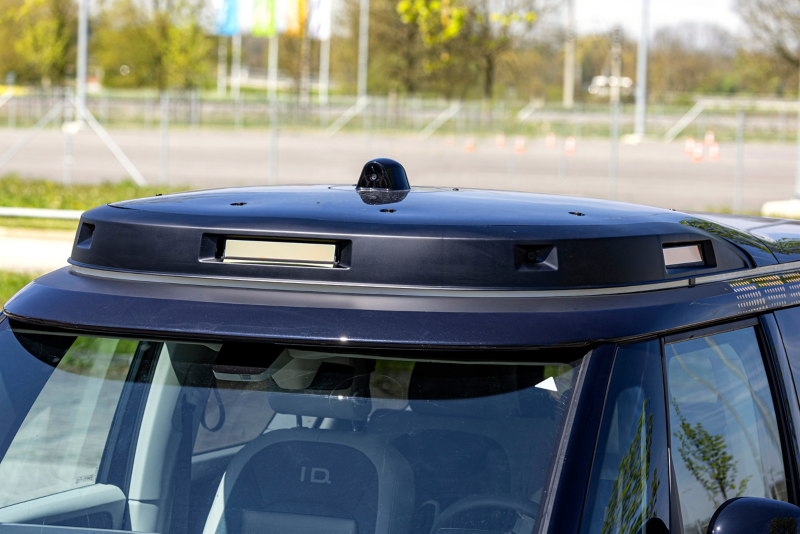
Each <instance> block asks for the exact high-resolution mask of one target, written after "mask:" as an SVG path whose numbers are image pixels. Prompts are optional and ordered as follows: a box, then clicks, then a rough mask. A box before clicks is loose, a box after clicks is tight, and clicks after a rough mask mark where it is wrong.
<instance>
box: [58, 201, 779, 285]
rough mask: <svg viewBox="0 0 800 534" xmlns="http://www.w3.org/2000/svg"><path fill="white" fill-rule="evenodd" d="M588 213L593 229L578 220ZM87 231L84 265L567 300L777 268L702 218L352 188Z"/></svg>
mask: <svg viewBox="0 0 800 534" xmlns="http://www.w3.org/2000/svg"><path fill="white" fill-rule="evenodd" d="M236 200H239V201H240V202H234V201H236ZM578 211H579V212H580V213H582V214H584V215H583V216H581V217H576V216H575V215H572V214H571V213H575V212H578ZM87 225H94V232H93V235H92V239H91V246H90V247H88V248H87V247H83V246H75V247H74V248H73V251H72V257H71V261H72V262H73V263H76V264H79V265H84V266H95V267H102V268H111V269H118V270H124V271H133V272H146V273H166V274H183V275H202V276H211V277H234V278H261V279H273V280H298V281H315V282H334V283H343V284H369V285H395V286H414V287H457V288H484V289H566V288H589V287H608V286H626V285H636V284H645V283H653V282H661V281H665V280H677V279H686V278H694V277H698V276H703V275H707V274H714V273H721V272H730V271H736V270H742V269H746V268H748V267H754V266H759V265H769V264H774V263H776V260H775V257H774V256H773V255H772V253H771V252H770V251H769V249H767V247H766V246H765V245H764V244H763V243H761V242H760V241H759V240H758V239H756V238H754V237H753V236H751V235H749V234H746V233H743V232H740V231H738V230H735V229H732V228H729V227H724V226H722V225H719V224H716V223H714V222H710V221H705V220H702V219H698V218H696V217H693V216H688V215H685V214H681V213H678V212H673V211H668V210H660V209H657V208H646V207H642V206H634V205H627V204H622V203H612V202H605V201H597V200H591V199H574V198H569V197H551V196H546V195H533V194H527V193H500V192H487V191H463V190H462V191H444V190H411V191H410V192H409V193H408V194H407V195H406V196H405V197H404V198H403V199H400V200H398V201H396V202H395V203H394V204H393V206H392V210H388V211H387V210H386V209H384V208H382V207H381V205H370V204H365V203H364V202H362V198H361V197H360V196H359V194H358V193H357V192H356V191H355V190H354V188H342V187H332V188H328V187H321V186H316V187H294V188H292V187H283V188H260V189H256V188H244V189H241V190H221V191H211V192H206V193H193V194H183V195H174V196H167V197H157V198H156V199H144V200H140V201H131V202H125V203H120V204H118V205H114V206H102V207H99V208H96V209H94V210H91V211H89V212H86V213H85V214H84V216H83V226H82V228H84V227H87ZM219 235H222V236H237V237H250V238H257V237H261V238H269V239H286V240H295V241H296V240H299V241H318V242H337V243H347V247H346V248H347V250H346V251H344V253H345V255H346V256H347V258H346V262H344V263H343V265H346V266H347V267H348V268H347V269H325V270H322V269H317V268H313V267H300V266H287V265H239V264H237V265H230V264H223V263H220V262H215V261H209V259H213V258H214V257H215V254H216V253H217V252H218V247H216V246H215V245H214V244H213V241H214V239H213V236H219ZM210 236H211V237H210ZM684 242H686V243H698V242H699V243H703V246H704V251H705V252H704V254H705V255H706V257H708V258H712V259H713V261H709V262H706V263H705V264H704V265H696V266H689V267H682V268H673V269H667V268H666V267H665V264H664V257H663V252H662V249H663V245H664V244H665V243H669V244H680V243H684ZM531 253H533V256H532V257H530V258H529V255H530V254H531Z"/></svg>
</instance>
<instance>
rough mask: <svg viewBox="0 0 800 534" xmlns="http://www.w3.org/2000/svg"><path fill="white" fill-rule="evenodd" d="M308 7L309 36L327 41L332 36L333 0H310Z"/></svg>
mask: <svg viewBox="0 0 800 534" xmlns="http://www.w3.org/2000/svg"><path fill="white" fill-rule="evenodd" d="M308 7H309V9H308V36H309V37H310V38H311V39H319V40H320V41H327V40H328V39H330V38H331V14H332V13H331V11H332V7H333V0H309V6H308Z"/></svg>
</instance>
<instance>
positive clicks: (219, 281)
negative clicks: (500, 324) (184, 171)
mask: <svg viewBox="0 0 800 534" xmlns="http://www.w3.org/2000/svg"><path fill="white" fill-rule="evenodd" d="M70 263H71V270H72V272H73V273H75V274H77V275H81V276H87V277H92V278H103V279H108V280H122V281H128V282H150V283H161V284H180V285H194V286H206V287H229V288H233V289H261V290H272V291H304V292H312V293H343V294H360V295H387V296H417V297H419V296H424V297H468V298H469V297H471V298H476V297H477V298H558V297H587V296H610V295H623V294H630V293H646V292H650V291H661V290H664V289H679V288H684V287H690V286H692V285H699V284H710V283H715V282H729V281H734V280H739V279H744V278H752V277H754V276H764V275H770V274H778V273H783V272H787V271H793V270H797V269H800V261H797V262H791V263H783V264H777V265H768V266H764V267H756V268H754V269H747V270H745V271H735V272H731V273H722V274H714V275H709V276H705V277H702V278H696V279H687V280H673V281H668V282H659V283H654V284H641V285H635V286H618V287H605V288H585V289H559V290H538V291H537V290H525V291H514V290H487V289H463V288H422V287H403V286H376V285H360V284H358V285H357V284H336V283H309V282H305V281H294V280H270V279H251V278H228V277H224V278H223V277H204V276H191V275H182V276H176V275H165V274H154V273H141V272H130V271H121V270H112V269H98V268H95V267H87V266H84V265H80V264H77V263H76V262H72V261H70Z"/></svg>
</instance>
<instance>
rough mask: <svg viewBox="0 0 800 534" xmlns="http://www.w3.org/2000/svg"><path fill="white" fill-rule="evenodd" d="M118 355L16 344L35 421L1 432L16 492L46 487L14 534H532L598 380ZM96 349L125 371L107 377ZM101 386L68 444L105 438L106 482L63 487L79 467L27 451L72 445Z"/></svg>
mask: <svg viewBox="0 0 800 534" xmlns="http://www.w3.org/2000/svg"><path fill="white" fill-rule="evenodd" d="M87 340H88V341H87ZM98 340H100V341H98ZM112 341H113V342H116V345H115V346H113V347H112V345H113V343H111V342H108V341H107V340H106V342H102V338H91V339H90V338H84V337H80V336H79V337H76V336H74V335H67V334H63V333H61V334H57V335H53V334H42V333H41V332H33V331H32V332H26V331H24V329H21V328H18V329H16V331H14V332H11V331H10V329H7V330H6V331H4V332H0V347H11V345H12V344H13V350H10V351H7V352H6V353H5V354H6V355H7V356H9V357H6V358H3V359H2V361H0V397H2V396H3V395H7V396H9V397H11V396H12V395H13V396H14V397H13V398H14V399H15V401H14V402H12V403H11V405H12V406H14V407H15V408H17V410H16V411H17V412H18V413H16V414H15V415H14V417H12V419H13V420H11V421H7V422H6V424H5V425H4V427H0V458H1V459H2V460H0V477H11V479H13V478H14V477H17V478H18V479H19V480H21V481H24V480H26V479H27V480H30V478H31V477H26V476H24V475H23V473H35V474H36V476H35V477H33V478H39V479H41V482H40V483H38V485H37V487H35V488H32V489H31V490H30V492H28V493H25V491H21V492H18V493H17V494H16V495H14V494H10V495H6V494H4V493H3V492H2V491H0V531H2V532H6V531H7V532H17V531H19V532H32V531H33V530H28V529H32V528H34V526H36V527H35V528H37V529H42V528H44V529H45V530H43V531H47V532H51V531H52V532H59V531H61V530H64V529H67V530H64V531H65V532H66V531H69V530H70V529H69V527H80V528H81V529H82V530H83V531H88V532H92V531H94V530H98V531H105V532H107V531H137V532H152V533H162V532H163V533H167V532H169V533H193V534H194V533H197V534H200V533H204V534H211V533H239V532H261V533H275V534H278V533H285V532H292V533H295V534H312V533H321V532H325V533H342V534H370V533H387V534H389V533H391V534H401V533H402V534H405V533H424V534H428V533H432V534H436V533H438V532H447V533H448V534H456V533H459V532H467V531H469V532H473V533H474V532H485V533H491V532H515V533H517V534H523V533H525V534H528V533H530V532H532V530H533V527H534V522H535V519H536V514H537V508H538V506H539V505H540V504H541V499H542V495H543V492H544V491H545V484H546V483H547V478H548V473H549V470H550V469H551V458H552V457H553V456H555V455H553V450H554V447H555V446H556V444H557V443H558V440H559V436H560V433H561V432H563V421H564V419H565V418H564V414H565V411H566V410H567V408H568V405H569V400H570V396H571V395H570V394H571V392H572V389H573V387H574V381H575V380H576V376H577V372H576V371H577V369H578V368H579V365H580V359H579V357H577V358H576V356H575V352H570V353H569V354H567V355H565V354H560V353H557V352H555V351H547V352H546V353H544V352H541V353H537V352H536V351H527V352H513V353H512V352H509V353H508V354H503V353H494V354H492V359H493V360H494V361H492V359H490V358H488V357H487V356H486V355H485V354H484V355H483V356H481V357H479V359H478V360H475V359H474V358H475V356H474V355H461V356H462V357H461V360H458V359H455V358H454V356H457V354H454V353H447V354H445V353H443V352H439V353H437V352H433V351H405V352H403V351H390V350H383V351H381V350H377V349H373V350H356V349H353V350H352V351H351V352H352V353H346V352H343V351H342V350H341V349H338V350H336V351H333V350H331V349H324V348H319V347H316V348H315V347H294V346H284V345H276V344H266V343H244V342H224V343H203V342H156V341H141V340H139V341H131V340H119V339H116V340H112ZM104 343H105V344H104ZM76 347H82V348H81V349H80V350H82V351H83V354H84V356H87V355H88V356H90V357H91V358H88V359H87V358H84V359H86V360H87V361H88V362H90V363H88V364H86V365H88V366H89V367H80V366H75V364H74V362H75V361H78V360H77V359H76V357H74V355H73V353H77V352H76V351H77V350H78V349H76ZM92 351H95V352H97V351H106V353H111V355H110V356H108V357H107V358H106V360H108V361H109V362H111V363H109V364H108V365H107V366H106V367H105V368H103V369H100V370H99V371H98V370H97V369H95V368H94V367H91V366H96V363H95V362H97V361H100V360H102V359H103V358H102V355H100V354H99V352H98V353H92ZM9 352H10V353H9ZM12 358H14V359H16V363H10V362H9V360H10V359H12ZM501 358H505V360H503V359H501ZM544 358H547V359H544ZM67 361H70V362H73V363H72V364H70V365H73V367H68V366H67V364H65V363H64V362H67ZM76 369H77V370H76ZM86 369H89V370H88V371H87V370H86ZM21 371H24V372H27V373H28V377H29V379H28V380H27V381H26V383H27V384H28V385H27V386H26V391H15V390H14V387H15V374H17V373H19V372H21ZM81 373H83V374H81ZM76 375H77V376H76ZM16 382H18V380H17V381H16ZM59 383H61V384H60V385H59ZM30 384H35V386H31V385H30ZM17 385H19V384H17ZM51 386H52V387H51ZM56 386H58V387H56ZM67 387H68V388H69V389H68V390H67V389H65V388H67ZM92 388H95V389H96V390H97V391H98V393H97V395H95V396H94V397H93V399H94V400H93V401H92V402H93V403H92V402H88V401H84V402H83V404H84V405H86V406H85V407H84V408H83V409H84V412H81V413H82V414H83V415H81V418H80V420H77V419H76V421H74V422H73V423H72V425H71V426H70V429H69V430H68V432H74V428H75V427H76V425H78V424H84V423H85V426H87V429H85V431H84V432H83V434H82V436H83V437H82V439H78V440H74V441H75V444H74V448H75V450H74V451H72V454H73V455H74V456H75V457H76V458H78V460H76V461H77V462H78V464H77V465H79V466H83V465H84V464H80V462H82V461H85V462H86V464H85V466H86V469H88V470H87V472H88V473H89V474H88V475H81V476H76V477H75V478H72V479H69V480H67V479H66V477H64V476H60V478H59V482H58V483H53V484H50V485H48V483H47V478H48V476H49V475H48V474H47V473H48V472H51V471H52V469H53V465H56V468H58V466H59V465H60V466H63V465H64V462H65V458H67V456H65V455H66V453H65V452H64V451H62V450H57V451H55V452H53V458H52V459H47V458H35V459H32V458H31V457H30V455H29V454H28V455H26V454H24V453H23V450H27V451H30V450H31V445H34V446H36V445H37V443H38V442H37V441H36V440H39V441H40V442H41V443H38V449H39V450H44V451H47V450H49V449H48V445H47V444H46V443H44V441H42V440H46V439H50V440H51V441H55V439H56V437H58V438H59V439H60V441H59V443H64V442H65V441H64V432H66V431H63V429H62V432H61V433H60V434H58V435H56V434H53V435H51V434H49V432H51V430H50V428H51V427H53V425H54V424H55V423H54V420H53V417H52V414H53V413H54V410H56V408H57V407H58V405H59V404H64V403H65V400H64V399H65V398H66V396H65V395H73V396H74V395H75V393H77V392H78V391H80V392H88V391H90V390H92ZM86 395H88V393H86ZM78 396H80V395H78ZM87 402H88V404H87ZM75 412H76V410H74V409H70V413H75ZM45 413H47V414H49V415H48V417H50V419H49V423H48V424H47V425H49V426H47V425H45V426H43V423H42V422H41V419H42V417H43V414H45ZM85 419H88V422H87V421H84V420H85ZM60 420H63V419H60ZM81 421H83V423H81ZM36 425H39V426H38V427H36ZM34 427H36V428H43V429H45V430H44V431H41V430H40V431H38V433H34V432H33V429H34ZM42 436H44V437H42ZM67 443H71V442H69V440H67ZM68 446H72V445H68ZM54 450H55V449H54ZM92 451H94V453H93V452H92ZM92 454H94V456H92ZM67 461H69V460H67ZM81 469H83V467H81ZM92 469H93V470H94V473H92V472H91V470H92ZM78 471H79V470H78ZM78 471H76V473H78ZM40 474H41V475H40ZM78 474H79V473H78ZM7 480H8V478H7ZM65 480H66V484H67V485H66V486H64V485H63V484H64V483H65V482H64V481H65ZM59 484H61V485H59ZM29 485H30V484H29ZM21 487H26V486H25V484H22V485H21ZM14 499H17V500H18V502H14ZM8 529H10V530H8Z"/></svg>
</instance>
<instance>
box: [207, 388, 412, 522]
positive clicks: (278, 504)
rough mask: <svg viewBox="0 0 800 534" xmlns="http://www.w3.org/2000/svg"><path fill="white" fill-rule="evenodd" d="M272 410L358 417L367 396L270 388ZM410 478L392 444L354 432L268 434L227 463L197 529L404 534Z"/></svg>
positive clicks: (300, 430) (296, 430) (360, 418)
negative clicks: (205, 518)
mask: <svg viewBox="0 0 800 534" xmlns="http://www.w3.org/2000/svg"><path fill="white" fill-rule="evenodd" d="M269 403H270V406H271V408H272V409H273V410H274V411H275V412H276V413H282V414H292V415H297V416H315V417H326V418H335V419H339V420H342V419H345V420H347V419H349V420H350V421H351V422H358V421H364V420H365V419H366V417H367V415H368V413H369V401H368V399H354V398H351V397H338V396H335V395H319V394H308V393H270V394H269ZM413 506H414V478H413V474H412V471H411V468H410V466H409V464H408V462H407V461H406V460H405V459H404V458H403V456H401V455H400V454H399V453H398V452H397V451H396V450H395V449H394V448H393V447H392V446H390V445H388V444H386V442H385V440H381V439H379V438H378V437H376V436H368V435H366V434H364V433H362V432H354V431H339V430H328V429H319V428H303V427H297V428H290V429H282V430H274V431H268V432H267V433H265V434H262V435H260V436H259V437H257V438H256V439H254V440H253V441H251V442H250V443H248V444H247V445H246V446H245V447H244V448H242V450H241V451H239V452H238V453H237V454H236V455H235V456H234V457H233V458H232V459H231V462H230V465H229V466H228V468H227V470H226V471H225V474H224V476H223V477H222V481H221V482H220V485H219V488H218V490H217V493H216V495H215V497H214V502H213V504H212V507H211V511H210V513H209V516H208V519H207V521H206V525H205V528H204V530H203V532H204V533H205V534H212V533H215V534H223V533H227V532H236V533H239V532H241V533H250V532H253V533H255V532H258V533H262V534H290V533H291V534H323V533H324V534H373V533H380V534H384V533H386V534H401V533H403V534H405V533H406V532H408V525H409V522H410V519H411V515H412V513H413Z"/></svg>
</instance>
